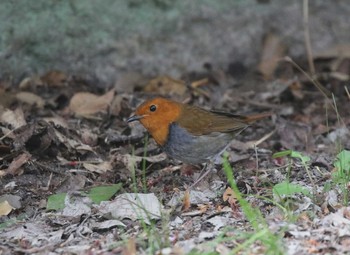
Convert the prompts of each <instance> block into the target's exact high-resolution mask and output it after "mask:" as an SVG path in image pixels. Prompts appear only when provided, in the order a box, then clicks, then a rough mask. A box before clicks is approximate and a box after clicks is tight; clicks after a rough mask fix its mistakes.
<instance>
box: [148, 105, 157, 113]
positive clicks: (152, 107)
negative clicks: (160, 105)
mask: <svg viewBox="0 0 350 255" xmlns="http://www.w3.org/2000/svg"><path fill="white" fill-rule="evenodd" d="M149 110H150V111H151V112H155V111H156V110H157V106H155V105H154V104H152V105H151V106H150V107H149Z"/></svg>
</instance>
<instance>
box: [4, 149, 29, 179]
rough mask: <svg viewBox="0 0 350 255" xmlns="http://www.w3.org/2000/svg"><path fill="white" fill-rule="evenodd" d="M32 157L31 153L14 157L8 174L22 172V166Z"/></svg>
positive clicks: (7, 171)
mask: <svg viewBox="0 0 350 255" xmlns="http://www.w3.org/2000/svg"><path fill="white" fill-rule="evenodd" d="M30 158H31V155H30V154H29V153H23V154H21V155H19V156H17V157H16V158H14V159H13V161H12V162H11V164H10V165H9V167H8V168H7V170H6V174H12V175H18V174H20V172H21V166H23V165H24V164H25V163H27V162H28V160H29V159H30Z"/></svg>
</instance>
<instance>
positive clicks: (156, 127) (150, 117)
mask: <svg viewBox="0 0 350 255" xmlns="http://www.w3.org/2000/svg"><path fill="white" fill-rule="evenodd" d="M181 111H182V104H180V103H178V102H175V101H171V100H168V99H165V98H161V97H158V98H154V99H151V100H148V101H146V102H144V103H143V104H141V105H140V106H139V107H137V109H136V111H135V115H133V116H131V117H130V118H129V119H128V122H132V121H136V120H138V121H140V122H141V124H142V125H143V126H144V127H145V128H146V129H147V130H148V132H149V133H150V134H151V135H152V137H153V138H154V139H155V140H156V142H157V143H158V144H159V145H164V144H165V143H166V139H167V137H168V134H169V126H170V124H171V123H173V122H175V121H176V120H177V119H178V118H179V116H180V114H181Z"/></svg>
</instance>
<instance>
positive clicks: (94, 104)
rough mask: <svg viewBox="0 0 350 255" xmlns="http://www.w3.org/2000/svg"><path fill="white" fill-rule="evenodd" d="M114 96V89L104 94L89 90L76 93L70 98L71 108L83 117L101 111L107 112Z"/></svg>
mask: <svg viewBox="0 0 350 255" xmlns="http://www.w3.org/2000/svg"><path fill="white" fill-rule="evenodd" d="M113 98H114V89H112V90H110V91H109V92H107V93H106V94H104V95H102V96H97V95H95V94H92V93H89V92H79V93H76V94H75V95H74V96H73V97H72V98H71V100H70V103H69V109H70V111H71V112H73V113H75V114H76V115H78V116H81V117H86V118H88V117H91V116H92V115H93V114H96V113H99V112H106V111H107V109H108V107H109V106H110V105H111V102H112V100H113Z"/></svg>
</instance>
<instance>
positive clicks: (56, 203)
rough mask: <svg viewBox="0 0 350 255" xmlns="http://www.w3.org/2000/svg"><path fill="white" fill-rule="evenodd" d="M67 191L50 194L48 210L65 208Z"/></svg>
mask: <svg viewBox="0 0 350 255" xmlns="http://www.w3.org/2000/svg"><path fill="white" fill-rule="evenodd" d="M66 195H67V193H58V194H54V195H51V196H49V198H48V199H47V205H46V210H55V211H57V210H60V209H63V208H64V200H65V198H66Z"/></svg>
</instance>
